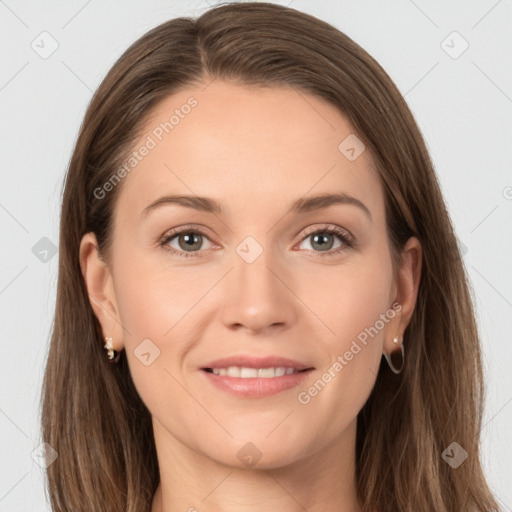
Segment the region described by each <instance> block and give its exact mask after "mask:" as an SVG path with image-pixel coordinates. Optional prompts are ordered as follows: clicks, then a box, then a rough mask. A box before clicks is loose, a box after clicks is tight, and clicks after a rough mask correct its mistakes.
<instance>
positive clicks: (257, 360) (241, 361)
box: [201, 354, 313, 370]
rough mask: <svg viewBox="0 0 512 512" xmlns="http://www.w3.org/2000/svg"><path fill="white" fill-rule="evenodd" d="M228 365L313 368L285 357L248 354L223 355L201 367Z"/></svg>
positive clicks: (224, 366) (222, 366) (225, 366)
mask: <svg viewBox="0 0 512 512" xmlns="http://www.w3.org/2000/svg"><path fill="white" fill-rule="evenodd" d="M229 366H239V367H244V368H279V367H285V368H295V369H297V370H307V369H309V368H313V367H312V366H309V365H307V364H303V363H300V362H298V361H294V360H293V359H288V358H286V357H275V356H267V357H256V356H250V355H244V354H241V355H237V356H231V357H223V358H222V359H216V360H215V361H211V362H209V363H207V364H205V365H204V366H202V367H201V368H202V369H206V368H228V367H229Z"/></svg>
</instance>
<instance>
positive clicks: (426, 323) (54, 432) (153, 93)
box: [41, 2, 499, 512]
mask: <svg viewBox="0 0 512 512" xmlns="http://www.w3.org/2000/svg"><path fill="white" fill-rule="evenodd" d="M215 79H220V80H226V81H231V82H234V83H239V84H243V85H251V86H255V87H258V86H277V87H279V86H287V87H290V86H291V87H293V88H295V90H297V91H301V92H308V93H312V94H314V95H316V96H317V97H320V98H323V99H325V100H327V101H328V102H330V104H332V105H334V106H335V107H336V108H337V109H339V111H340V112H341V113H342V114H343V115H345V116H346V117H347V118H348V120H349V122H350V123H351V125H352V127H353V129H354V131H355V133H357V134H358V137H359V138H360V139H361V140H362V141H363V142H364V144H365V145H366V147H367V149H368V150H369V151H371V154H372V156H373V159H374V161H375V162H376V165H377V170H378V173H379V175H380V179H381V182H382V184H383V187H384V191H385V202H386V221H387V228H388V235H389V240H390V246H391V250H392V255H393V258H394V260H393V261H394V262H396V261H398V257H399V255H400V250H401V248H402V247H403V245H404V244H405V242H406V241H407V239H408V238H409V237H410V236H413V235H414V236H416V237H418V238H419V240H420V242H421V244H422V249H423V268H422V276H421V281H420V287H419V292H418V300H417V304H416V309H415V311H414V314H413V317H412V319H411V322H410V324H409V326H408V328H407V330H406V331H405V336H404V346H405V348H406V362H405V368H404V371H403V373H402V374H400V375H395V374H393V373H392V372H391V371H390V370H389V368H388V367H387V365H386V363H385V361H384V359H383V360H382V361H383V362H382V364H381V367H380V371H379V374H378V377H377V380H376V383H375V386H374V388H373V390H372V393H371V395H370V397H369V399H368V401H367V403H366V404H365V405H364V407H363V409H362V410H361V411H360V413H359V415H358V420H357V440H356V477H357V478H356V484H357V493H358V497H359V499H360V502H361V506H362V508H363V510H364V511H370V510H375V509H376V510H378V511H379V512H397V511H411V512H412V511H414V512H418V511H425V512H426V511H429V512H431V511H432V510H436V511H437V512H453V511H459V510H460V511H462V510H464V511H469V510H471V511H482V512H483V511H486V512H489V511H495V510H499V509H498V505H497V503H496V501H495V499H494V498H493V496H492V493H491V492H490V490H489V488H488V485H487V483H486V480H485V477H484V474H483V471H482V468H481V464H480V459H479V432H480V428H481V421H482V410H483V400H484V384H483V376H482V365H481V353H480V350H481V349H480V345H479V338H478V332H477V326H476V323H475V316H474V310H473V304H472V300H471V296H470V292H469V290H470V287H469V283H468V279H467V275H466V273H465V269H464V266H463V263H462V260H461V255H460V253H459V248H458V245H457V241H456V237H455V235H454V231H453V228H452V224H451V221H450V218H449V216H448V213H447V210H446V207H445V203H444V200H443V197H442V195H441V192H440V187H439V184H438V181H437V178H436V175H435V172H434V169H433V164H432V162H431V160H430V157H429V154H428V151H427V148H426V145H425V142H424V140H423V137H422V135H421V133H420V131H419V129H418V126H417V124H416V122H415V120H414V118H413V115H412V114H411V111H410V110H409V108H408V106H407V104H406V102H405V100H404V99H403V97H402V95H401V94H400V92H399V90H398V89H397V87H396V86H395V85H394V83H393V82H392V80H391V79H390V77H389V76H388V75H387V74H386V72H385V71H384V70H383V69H382V68H381V67H380V65H379V64H378V63H377V62H376V61H375V60H374V59H373V58H372V57H371V56H370V55H368V53H366V52H365V51H364V50H363V49H362V48H361V47H360V46H358V45H357V44H356V43H355V42H354V41H352V39H350V38H349V37H348V36H347V35H345V34H343V33H342V32H340V31H339V30H337V29H336V28H334V27H333V26H331V25H329V24H327V23H325V22H323V21H321V20H318V19H316V18H314V17H312V16H309V15H306V14H304V13H301V12H299V11H297V10H294V9H291V8H286V7H282V6H279V5H276V4H270V3H260V2H253V3H240V4H236V3H235V4H226V5H221V6H219V7H215V8H213V9H210V10H209V11H207V12H205V13H204V14H203V15H201V16H200V17H199V18H197V19H195V18H177V19H173V20H170V21H168V22H166V23H163V24H161V25H160V26H158V27H156V28H154V29H152V30H151V31H149V32H148V33H146V34H145V35H144V36H143V37H141V38H140V39H139V40H137V41H136V42H135V43H134V44H132V45H131V46H130V47H129V48H128V49H127V50H126V52H125V53H124V54H123V55H122V56H121V57H120V58H119V60H118V61H117V62H116V63H115V65H114V66H113V67H112V69H111V70H110V71H109V73H108V74H107V76H106V77H105V79H104V80H103V81H102V83H101V85H100V86H99V88H98V90H97V91H96V93H95V94H94V96H93V98H92V100H91V102H90V105H89V107H88V109H87V112H86V115H85V118H84V121H83V124H82V126H81V129H80V133H79V136H78V139H77V142H76V146H75V149H74V152H73V155H72V158H71V161H70V164H69V168H68V171H67V175H66V180H65V185H64V190H63V200H62V211H61V224H60V247H59V274H58V286H57V302H56V311H55V320H54V325H53V332H52V337H51V343H50V348H49V354H48V361H47V365H46V372H45V376H44V383H43V393H42V398H41V407H42V414H41V423H42V437H43V441H44V442H46V443H48V444H49V445H50V446H51V447H53V448H54V449H55V450H56V451H57V452H58V458H57V460H56V461H55V462H53V463H52V464H51V465H50V466H49V467H48V468H47V478H48V493H49V498H50V501H51V505H52V508H53V510H54V511H56V512H57V511H58V512H61V511H62V512H63V511H66V512H67V511H71V510H73V511H75V512H78V511H95V512H100V511H105V512H106V511H108V512H116V511H119V512H121V511H122V512H126V511H127V512H146V511H149V510H150V508H151V501H152V498H153V495H154V493H155V490H156V488H157V485H158V482H159V471H158V464H157V453H156V449H155V443H154V438H153V431H152V424H151V416H150V413H149V411H148V410H147V408H146V407H145V405H144V403H143V402H142V401H141V399H140V397H139V395H138V393H137V391H136V389H135V387H134V384H133V382H132V379H131V376H130V372H129V367H128V364H127V361H126V358H125V357H121V360H120V362H119V363H118V364H117V365H110V364H109V363H108V362H107V360H106V354H105V351H104V349H103V344H104V341H103V337H102V332H101V328H100V325H99V322H98V320H97V318H96V317H95V315H94V313H93V310H92V308H91V305H90V303H89V299H88V295H87V290H86V287H85V284H84V280H83V277H82V273H81V268H80V264H79V246H80V241H81V238H82V237H83V235H84V234H85V233H87V232H90V231H92V232H94V233H95V234H96V237H97V240H98V246H99V249H100V252H101V253H103V254H105V253H106V252H107V249H108V247H109V246H110V245H111V243H112V212H113V209H114V205H115V202H116V198H117V196H118V194H119V191H120V189H121V186H122V183H121V184H120V185H119V186H117V187H115V188H114V189H113V190H112V191H111V192H109V193H108V194H107V195H106V196H105V197H102V198H101V199H99V198H97V197H96V196H95V194H94V190H95V189H97V187H101V186H102V185H103V184H104V183H106V182H107V181H108V180H109V178H110V177H111V176H112V175H113V173H114V172H115V171H116V170H117V169H118V168H119V166H120V165H121V164H122V162H123V161H124V159H126V155H127V154H128V153H129V151H130V148H131V146H132V145H133V144H134V142H135V141H136V139H137V137H138V136H139V134H140V130H141V127H142V126H143V123H144V121H145V119H147V116H148V115H149V113H150V111H151V110H152V109H153V108H154V107H155V106H156V105H157V104H159V102H161V101H162V100H163V99H164V98H166V97H168V96H169V95H171V94H173V93H175V92H177V91H178V90H180V89H183V88H185V87H187V86H191V85H197V84H207V83H209V82H210V81H211V80H215ZM123 356H124V354H123ZM453 442H457V443H458V444H459V445H460V447H462V449H464V450H465V451H466V452H467V453H468V458H467V460H465V461H464V462H463V463H462V464H461V465H460V466H459V467H458V468H456V469H455V468H453V467H452V465H450V464H448V463H447V462H446V461H445V458H446V457H444V458H443V452H444V451H445V449H446V448H448V447H449V446H450V445H451V444H452V443H453ZM457 449H458V450H460V449H459V448H457Z"/></svg>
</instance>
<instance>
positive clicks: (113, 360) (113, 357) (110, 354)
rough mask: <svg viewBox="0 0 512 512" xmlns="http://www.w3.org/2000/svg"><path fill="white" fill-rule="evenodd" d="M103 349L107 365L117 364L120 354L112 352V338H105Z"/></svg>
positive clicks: (115, 351)
mask: <svg viewBox="0 0 512 512" xmlns="http://www.w3.org/2000/svg"><path fill="white" fill-rule="evenodd" d="M105 341H106V343H105V346H104V347H103V348H105V349H106V350H107V357H108V362H109V363H117V362H118V361H119V358H120V357H121V352H120V351H119V352H118V351H117V350H114V345H113V344H112V338H108V337H106V338H105Z"/></svg>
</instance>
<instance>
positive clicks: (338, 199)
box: [141, 193, 372, 220]
mask: <svg viewBox="0 0 512 512" xmlns="http://www.w3.org/2000/svg"><path fill="white" fill-rule="evenodd" d="M169 204H177V205H181V206H184V207H186V208H192V209H194V210H199V211H202V212H208V213H214V214H218V215H222V214H223V213H224V210H223V208H222V206H221V204H220V203H219V202H217V201H216V200H215V199H211V198H209V197H200V196H196V195H192V196H191V195H183V194H179V195H166V196H162V197H160V198H158V199H157V200H156V201H153V202H152V203H151V204H150V205H148V206H146V208H144V210H142V214H141V217H146V216H147V215H148V214H149V213H150V212H151V211H153V210H155V209H157V208H159V207H161V206H164V205H169ZM335 204H350V205H354V206H357V207H358V208H360V209H361V210H362V211H363V212H364V213H365V214H366V215H367V216H368V217H369V218H370V220H371V219H372V214H371V213H370V210H369V209H368V208H367V206H366V205H365V204H364V203H363V202H362V201H360V200H359V199H356V198H355V197H352V196H350V195H348V194H344V193H339V194H319V195H315V196H309V197H301V198H299V199H297V200H296V201H294V202H293V203H292V204H291V207H290V209H289V211H290V212H294V213H301V212H311V211H316V210H321V209H322V208H328V207H329V206H332V205H335Z"/></svg>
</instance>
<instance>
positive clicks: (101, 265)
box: [80, 232, 124, 352]
mask: <svg viewBox="0 0 512 512" xmlns="http://www.w3.org/2000/svg"><path fill="white" fill-rule="evenodd" d="M80 268H81V269H82V276H83V278H84V282H85V286H86V288H87V294H88V296H89V302H90V303H91V307H92V309H93V311H94V314H95V315H96V318H97V319H98V321H99V323H100V325H101V329H102V331H103V340H104V339H105V337H110V338H112V344H113V346H114V350H117V351H118V352H119V351H121V350H122V348H123V347H124V343H123V329H122V326H121V322H120V319H119V313H118V308H117V300H116V295H115V290H114V286H113V280H112V274H111V271H110V268H109V266H108V264H107V262H106V261H104V260H103V259H102V258H101V256H100V254H99V252H98V243H97V241H96V235H95V234H94V233H93V232H90V233H86V234H85V235H84V236H83V237H82V240H81V242H80ZM103 344H104V343H103ZM102 348H103V345H102Z"/></svg>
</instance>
